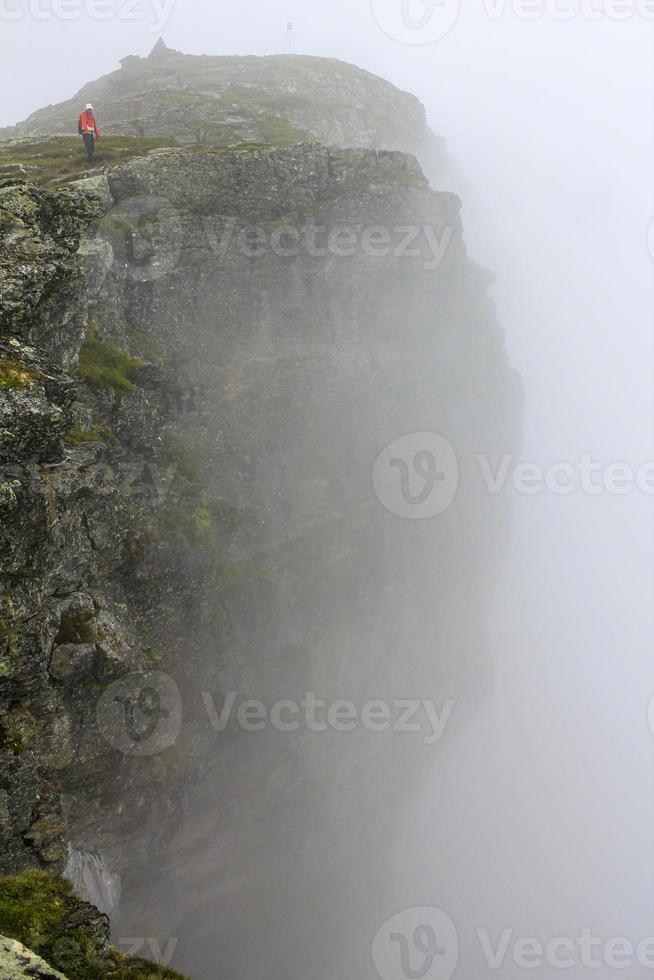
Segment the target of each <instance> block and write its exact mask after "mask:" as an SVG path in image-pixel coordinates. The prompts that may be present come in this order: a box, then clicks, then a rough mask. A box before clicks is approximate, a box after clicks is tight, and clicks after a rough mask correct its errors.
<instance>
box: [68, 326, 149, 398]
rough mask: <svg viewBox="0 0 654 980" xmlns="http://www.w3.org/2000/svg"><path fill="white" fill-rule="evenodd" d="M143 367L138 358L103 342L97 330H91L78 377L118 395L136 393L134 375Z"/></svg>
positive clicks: (82, 351)
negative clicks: (134, 391) (129, 392)
mask: <svg viewBox="0 0 654 980" xmlns="http://www.w3.org/2000/svg"><path fill="white" fill-rule="evenodd" d="M142 366H143V362H142V361H140V360H138V358H135V357H130V356H129V355H128V354H125V352H124V351H122V350H120V348H119V347H115V346H114V345H113V344H110V343H109V342H108V341H106V340H103V339H102V337H101V336H100V334H99V333H98V331H97V330H96V329H91V330H89V331H88V333H87V335H86V339H85V341H84V345H83V347H82V349H81V351H80V355H79V374H80V377H82V378H83V379H84V381H87V382H88V383H89V384H91V385H94V386H95V387H97V388H109V389H113V390H114V391H116V392H119V393H120V392H128V391H133V390H134V388H135V387H136V384H135V381H134V376H135V373H136V371H138V369H139V368H141V367H142Z"/></svg>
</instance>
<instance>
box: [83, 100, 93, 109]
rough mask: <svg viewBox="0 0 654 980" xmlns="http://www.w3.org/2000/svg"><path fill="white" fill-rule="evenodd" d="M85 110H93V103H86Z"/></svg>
mask: <svg viewBox="0 0 654 980" xmlns="http://www.w3.org/2000/svg"><path fill="white" fill-rule="evenodd" d="M85 108H86V109H92V108H93V106H92V105H91V103H90V102H87V103H86V106H85Z"/></svg>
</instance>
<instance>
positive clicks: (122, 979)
mask: <svg viewBox="0 0 654 980" xmlns="http://www.w3.org/2000/svg"><path fill="white" fill-rule="evenodd" d="M76 906H77V910H78V911H79V908H80V903H79V902H76V900H75V898H74V896H73V892H72V886H71V885H70V883H69V882H67V881H66V880H65V879H63V878H59V877H56V876H55V875H51V874H49V873H48V872H46V871H25V872H23V873H22V874H17V875H11V876H8V877H5V878H0V934H1V935H3V936H7V937H8V938H9V939H17V940H18V942H21V943H23V945H24V946H27V948H28V949H31V950H32V951H33V952H35V953H37V954H38V955H39V956H41V957H42V958H43V959H44V960H45V961H46V963H48V964H49V965H50V966H52V967H54V968H55V969H57V970H59V971H60V972H61V973H63V974H64V976H66V977H68V980H184V978H183V977H182V976H181V974H179V973H176V972H175V971H174V970H169V969H167V968H166V967H163V966H159V965H157V964H156V963H151V962H149V961H148V960H142V959H138V958H136V959H135V958H134V957H130V956H125V955H124V954H123V953H120V952H119V951H118V950H116V949H110V950H109V951H108V952H107V953H106V954H105V955H99V954H98V951H97V945H98V937H97V935H95V936H94V935H93V929H92V925H91V924H90V923H89V922H86V924H84V920H83V919H82V924H81V925H79V924H71V923H79V921H80V917H79V914H77V915H76V914H75V909H76Z"/></svg>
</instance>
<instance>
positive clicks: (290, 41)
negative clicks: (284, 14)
mask: <svg viewBox="0 0 654 980" xmlns="http://www.w3.org/2000/svg"><path fill="white" fill-rule="evenodd" d="M286 30H287V31H288V50H289V54H292V53H293V40H294V38H293V31H294V26H293V22H292V21H290V20H289V21H288V22H287V24H286Z"/></svg>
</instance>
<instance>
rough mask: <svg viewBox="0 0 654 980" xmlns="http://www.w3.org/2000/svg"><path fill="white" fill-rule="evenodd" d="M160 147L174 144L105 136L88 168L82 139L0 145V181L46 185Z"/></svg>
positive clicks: (33, 140) (142, 154)
mask: <svg viewBox="0 0 654 980" xmlns="http://www.w3.org/2000/svg"><path fill="white" fill-rule="evenodd" d="M163 146H175V142H174V141H172V140H170V139H163V138H157V137H153V136H147V137H145V136H143V137H141V136H105V137H103V138H102V139H100V140H98V143H97V146H96V154H95V163H93V164H90V163H89V161H88V159H87V156H86V151H85V149H84V144H83V142H82V138H81V137H77V136H53V137H49V138H45V137H44V138H43V139H42V140H38V139H26V140H9V141H4V142H0V178H1V177H14V176H17V175H20V176H27V177H29V179H30V180H34V181H35V182H37V183H41V184H47V183H48V182H50V181H54V180H57V181H60V180H66V179H72V178H75V177H79V176H81V175H82V174H85V173H86V172H87V171H92V170H94V169H101V168H102V167H106V166H112V165H114V164H117V163H125V162H126V161H128V160H133V159H134V158H135V157H140V156H144V155H145V154H146V153H147V152H148V151H149V150H156V149H157V148H159V147H163ZM21 167H22V168H23V170H21Z"/></svg>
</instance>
